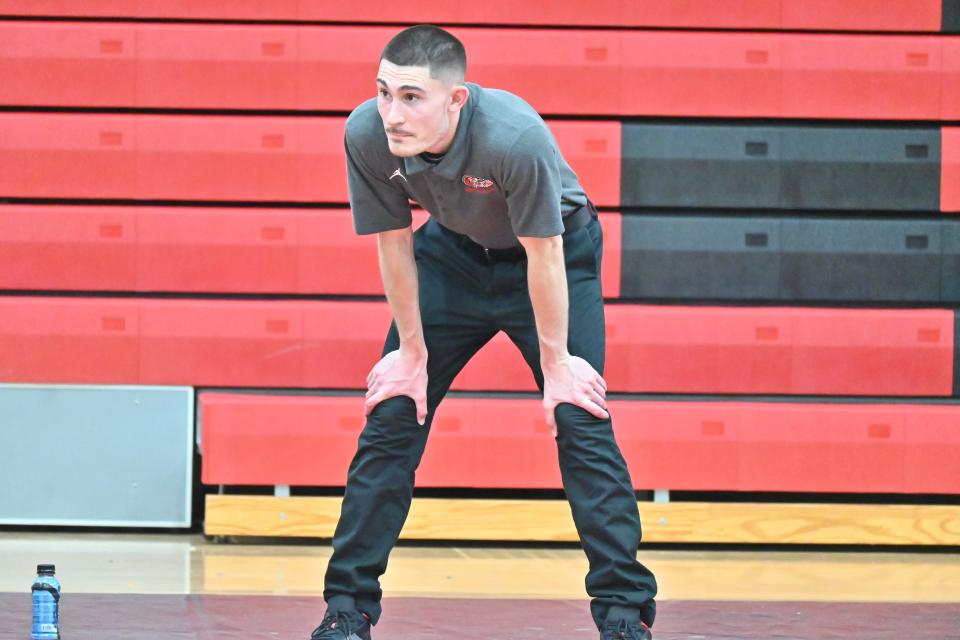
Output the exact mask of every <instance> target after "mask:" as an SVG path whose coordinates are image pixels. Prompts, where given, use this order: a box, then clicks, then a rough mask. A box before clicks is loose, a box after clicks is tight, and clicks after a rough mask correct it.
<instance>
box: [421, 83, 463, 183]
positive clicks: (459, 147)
mask: <svg viewBox="0 0 960 640" xmlns="http://www.w3.org/2000/svg"><path fill="white" fill-rule="evenodd" d="M464 84H465V85H466V86H467V87H468V88H469V89H470V96H469V97H468V98H467V104H465V105H463V108H461V109H460V121H459V122H458V123H457V132H456V133H455V134H454V136H453V142H451V143H450V148H449V149H447V152H446V153H445V154H443V159H442V160H441V161H440V162H438V163H436V164H431V163H429V162H427V161H426V160H424V159H423V158H421V157H420V156H419V155H416V156H410V157H409V158H404V159H403V169H404V172H405V173H406V174H407V175H408V176H413V175H416V174H418V173H420V172H421V171H426V170H427V169H430V170H432V171H433V172H434V173H435V174H437V175H438V176H441V177H443V178H447V179H450V180H458V179H459V178H460V174H461V173H462V172H463V167H464V165H465V164H466V162H467V155H468V154H469V153H470V121H471V119H472V118H473V110H474V109H475V108H476V106H477V101H478V100H479V99H480V91H481V89H480V87H479V86H478V85H476V84H474V83H472V82H465V83H464Z"/></svg>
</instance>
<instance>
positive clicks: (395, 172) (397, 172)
mask: <svg viewBox="0 0 960 640" xmlns="http://www.w3.org/2000/svg"><path fill="white" fill-rule="evenodd" d="M397 176H400V177H401V178H403V181H404V182H406V181H407V176H405V175H403V174H402V173H400V169H397V170H396V171H394V172H393V175H392V176H390V177H389V178H387V179H388V180H393V179H394V178H396V177H397Z"/></svg>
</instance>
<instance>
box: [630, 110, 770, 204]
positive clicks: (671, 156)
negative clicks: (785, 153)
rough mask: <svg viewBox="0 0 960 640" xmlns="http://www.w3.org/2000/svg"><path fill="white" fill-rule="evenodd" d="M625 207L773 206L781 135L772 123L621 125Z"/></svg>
mask: <svg viewBox="0 0 960 640" xmlns="http://www.w3.org/2000/svg"><path fill="white" fill-rule="evenodd" d="M622 135H623V140H622V146H621V148H622V151H621V152H622V155H623V163H622V174H621V199H620V201H621V203H622V204H623V205H625V206H670V207H727V206H730V207H736V206H745V207H775V206H777V204H778V202H779V200H780V163H779V160H780V137H779V131H778V129H776V128H772V127H769V128H767V127H733V126H723V127H720V126H697V125H642V124H625V125H624V126H623V134H622Z"/></svg>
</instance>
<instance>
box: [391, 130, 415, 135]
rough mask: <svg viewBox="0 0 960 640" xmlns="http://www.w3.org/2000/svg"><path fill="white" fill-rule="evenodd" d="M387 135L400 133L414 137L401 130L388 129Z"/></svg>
mask: <svg viewBox="0 0 960 640" xmlns="http://www.w3.org/2000/svg"><path fill="white" fill-rule="evenodd" d="M387 133H400V134H403V135H407V136H409V135H412V134H411V133H410V132H409V131H401V130H400V129H387Z"/></svg>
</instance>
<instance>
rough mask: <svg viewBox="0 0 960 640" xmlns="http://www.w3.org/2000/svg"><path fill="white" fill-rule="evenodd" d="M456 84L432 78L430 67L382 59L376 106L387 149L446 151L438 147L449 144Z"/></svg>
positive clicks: (397, 152) (408, 153) (394, 151)
mask: <svg viewBox="0 0 960 640" xmlns="http://www.w3.org/2000/svg"><path fill="white" fill-rule="evenodd" d="M456 88H457V87H451V86H449V85H447V84H446V83H445V82H443V81H442V80H438V79H437V78H431V77H430V69H429V67H414V66H409V67H401V66H397V65H395V64H393V63H392V62H389V61H387V60H381V61H380V69H379V71H378V72H377V90H378V97H377V109H378V110H379V111H380V117H381V118H382V119H383V128H384V130H385V131H386V133H387V143H388V144H389V146H390V153H392V154H393V155H395V156H400V157H403V158H408V157H411V156H415V155H417V154H419V153H423V152H424V151H431V152H434V153H442V152H444V151H446V148H441V147H444V146H445V144H444V143H446V145H449V140H448V138H451V137H452V132H451V130H450V129H451V126H454V125H455V122H454V120H453V116H454V114H455V113H456V112H457V111H458V110H459V107H456V106H455V101H456V99H457V96H456V94H457V92H456V91H455V90H456ZM461 89H462V87H461ZM452 105H454V106H453V107H452ZM461 106H462V105H461Z"/></svg>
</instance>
